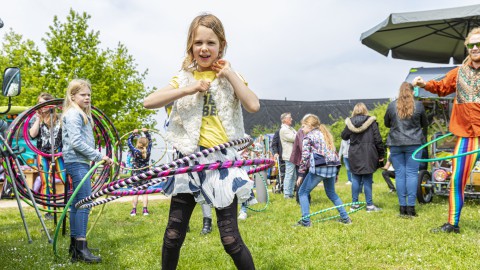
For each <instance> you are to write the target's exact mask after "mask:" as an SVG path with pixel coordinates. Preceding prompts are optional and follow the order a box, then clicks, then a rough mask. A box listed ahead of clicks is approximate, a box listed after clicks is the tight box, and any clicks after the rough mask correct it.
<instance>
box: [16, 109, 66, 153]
mask: <svg viewBox="0 0 480 270" xmlns="http://www.w3.org/2000/svg"><path fill="white" fill-rule="evenodd" d="M35 113H36V110H34V111H32V112H31V113H30V114H29V115H28V116H27V119H26V120H25V122H23V139H24V140H25V143H27V146H28V148H30V150H32V151H33V152H35V153H36V154H38V155H41V156H44V157H52V154H47V153H44V152H42V151H40V149H38V148H37V147H35V146H34V145H33V144H32V142H31V141H30V136H29V134H28V123H29V122H30V119H32V117H33V116H34V114H35ZM57 121H58V120H57ZM39 132H40V131H39ZM61 155H62V152H58V153H56V154H54V155H53V156H55V157H58V156H61Z"/></svg>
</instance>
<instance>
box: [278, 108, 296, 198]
mask: <svg viewBox="0 0 480 270" xmlns="http://www.w3.org/2000/svg"><path fill="white" fill-rule="evenodd" d="M280 119H281V120H282V127H281V128H280V141H281V142H282V160H283V161H284V162H285V179H284V181H283V196H284V197H285V199H291V198H294V195H293V190H294V184H295V179H296V178H297V173H296V169H295V164H293V163H292V162H290V155H292V150H293V142H295V135H296V134H297V131H296V130H295V129H294V128H293V127H292V121H293V119H292V115H291V113H289V112H287V113H283V114H282V115H281V116H280Z"/></svg>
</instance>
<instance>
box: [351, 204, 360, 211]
mask: <svg viewBox="0 0 480 270" xmlns="http://www.w3.org/2000/svg"><path fill="white" fill-rule="evenodd" d="M358 208H360V204H354V205H350V211H353V210H357V209H358Z"/></svg>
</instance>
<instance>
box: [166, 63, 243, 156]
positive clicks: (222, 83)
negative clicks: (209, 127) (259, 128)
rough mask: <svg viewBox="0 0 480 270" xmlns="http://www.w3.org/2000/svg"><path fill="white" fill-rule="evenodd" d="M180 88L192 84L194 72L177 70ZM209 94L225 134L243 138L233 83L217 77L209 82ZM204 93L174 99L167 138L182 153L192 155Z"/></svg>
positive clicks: (239, 106)
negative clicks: (178, 71)
mask: <svg viewBox="0 0 480 270" xmlns="http://www.w3.org/2000/svg"><path fill="white" fill-rule="evenodd" d="M178 81H179V88H181V87H185V86H188V85H190V84H192V83H193V82H194V81H195V79H194V78H193V74H192V73H191V72H187V71H183V70H182V71H180V73H179V74H178ZM209 91H210V94H211V95H212V98H213V100H214V101H215V105H216V107H217V116H218V118H219V119H220V121H221V122H222V125H223V127H224V129H225V132H226V133H227V137H228V139H229V140H230V141H231V140H235V139H239V138H243V137H244V134H245V128H244V126H243V115H242V105H241V103H240V100H238V98H237V97H236V96H235V93H234V91H233V87H232V85H231V84H230V83H229V82H228V80H227V79H224V78H216V79H215V80H214V81H213V82H212V83H211V84H210V89H209ZM202 110H203V93H196V94H193V95H188V96H185V97H183V98H180V99H178V100H176V101H175V102H174V104H173V107H172V112H171V114H170V123H169V126H168V129H167V132H166V139H167V141H168V142H169V143H170V144H172V145H173V146H174V147H175V148H176V149H177V150H178V151H180V152H181V153H182V154H183V155H189V154H192V153H193V152H194V151H195V150H196V149H197V146H198V140H199V139H200V127H201V125H202Z"/></svg>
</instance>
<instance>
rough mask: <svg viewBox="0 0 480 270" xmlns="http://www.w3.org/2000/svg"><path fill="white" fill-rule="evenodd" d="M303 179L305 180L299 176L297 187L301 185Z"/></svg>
mask: <svg viewBox="0 0 480 270" xmlns="http://www.w3.org/2000/svg"><path fill="white" fill-rule="evenodd" d="M302 181H303V177H301V176H299V177H298V178H297V187H299V186H300V185H301V184H302Z"/></svg>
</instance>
